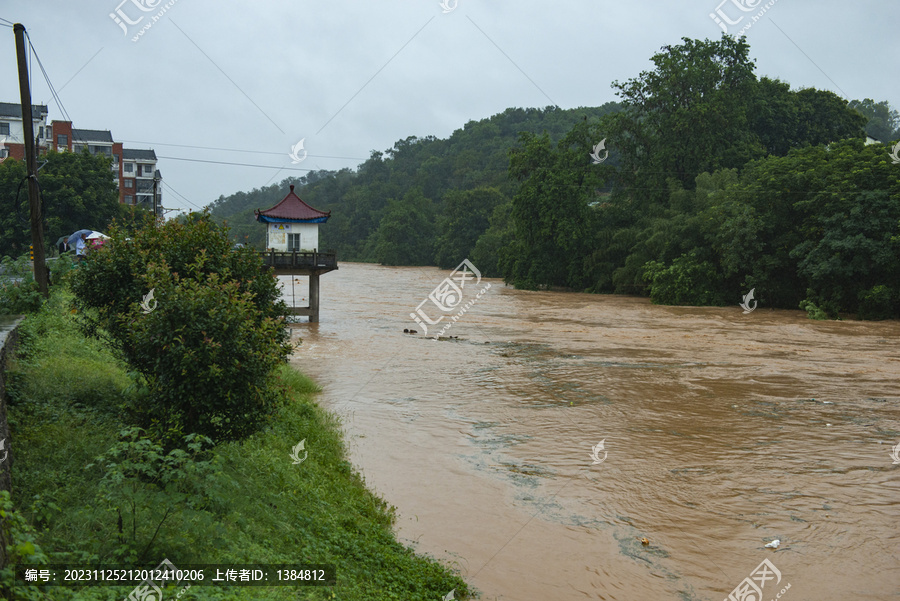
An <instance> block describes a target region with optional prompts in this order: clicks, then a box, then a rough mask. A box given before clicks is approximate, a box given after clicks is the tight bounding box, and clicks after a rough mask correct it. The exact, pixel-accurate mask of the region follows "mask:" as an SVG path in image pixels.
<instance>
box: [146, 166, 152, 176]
mask: <svg viewBox="0 0 900 601" xmlns="http://www.w3.org/2000/svg"><path fill="white" fill-rule="evenodd" d="M144 175H153V165H144Z"/></svg>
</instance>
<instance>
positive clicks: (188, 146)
mask: <svg viewBox="0 0 900 601" xmlns="http://www.w3.org/2000/svg"><path fill="white" fill-rule="evenodd" d="M122 142H123V143H128V144H145V145H147V146H175V147H178V148H196V149H199V150H221V151H223V152H245V153H248V154H268V155H272V156H284V155H286V154H287V153H285V152H270V151H267V150H245V149H242V148H220V147H218V146H194V145H192V144H169V143H163V142H142V141H140V140H122ZM308 156H310V157H313V158H318V159H342V160H347V161H367V160H368V159H367V158H360V157H336V156H329V155H324V154H310V155H308Z"/></svg>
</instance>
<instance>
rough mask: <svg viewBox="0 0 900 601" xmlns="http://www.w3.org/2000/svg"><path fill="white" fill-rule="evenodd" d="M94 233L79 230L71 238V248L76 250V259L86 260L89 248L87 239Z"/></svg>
mask: <svg viewBox="0 0 900 601" xmlns="http://www.w3.org/2000/svg"><path fill="white" fill-rule="evenodd" d="M93 232H94V230H78V231H77V232H75V233H74V234H72V235H71V236H69V246H72V247H74V248H75V258H76V259H78V260H79V261H80V260H82V259H84V253H85V249H86V247H87V244H86V243H85V240H87V237H88V236H89V235H90V234H92V233H93Z"/></svg>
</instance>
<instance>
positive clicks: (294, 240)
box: [287, 234, 300, 252]
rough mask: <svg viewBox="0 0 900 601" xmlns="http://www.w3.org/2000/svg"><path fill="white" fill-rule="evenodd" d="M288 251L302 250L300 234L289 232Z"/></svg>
mask: <svg viewBox="0 0 900 601" xmlns="http://www.w3.org/2000/svg"><path fill="white" fill-rule="evenodd" d="M287 249H288V252H291V251H294V250H300V234H288V248H287Z"/></svg>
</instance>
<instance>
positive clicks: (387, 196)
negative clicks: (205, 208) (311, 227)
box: [210, 102, 620, 266]
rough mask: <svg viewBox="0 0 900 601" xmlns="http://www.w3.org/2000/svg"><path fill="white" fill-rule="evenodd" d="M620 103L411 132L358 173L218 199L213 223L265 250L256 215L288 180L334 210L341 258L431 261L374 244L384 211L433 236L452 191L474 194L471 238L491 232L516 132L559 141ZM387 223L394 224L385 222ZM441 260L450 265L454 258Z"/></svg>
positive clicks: (326, 244) (524, 112)
mask: <svg viewBox="0 0 900 601" xmlns="http://www.w3.org/2000/svg"><path fill="white" fill-rule="evenodd" d="M619 108H620V105H619V104H617V103H615V102H610V103H607V104H604V105H603V106H601V107H587V108H578V109H569V110H563V109H559V108H555V107H548V108H546V109H536V108H527V109H521V108H510V109H507V110H506V111H504V112H502V113H500V114H497V115H494V116H493V117H490V118H489V119H482V120H481V121H470V122H468V123H466V124H465V126H464V127H463V128H462V129H458V130H456V131H455V132H453V134H452V135H451V136H450V137H449V138H447V139H440V138H436V137H434V136H428V137H425V138H417V137H415V136H411V137H408V138H406V139H404V140H399V141H397V143H396V144H394V147H393V148H390V149H387V150H385V151H384V152H378V151H373V152H372V154H371V157H370V158H369V159H368V160H367V161H365V162H364V163H362V164H361V165H359V166H358V167H357V168H356V169H355V170H351V169H343V170H341V171H312V172H310V173H309V174H308V175H306V176H304V177H299V178H287V179H285V180H283V181H282V182H280V183H278V184H273V185H271V186H266V187H264V188H257V189H254V190H252V191H251V192H238V193H236V194H232V195H230V196H227V197H226V196H220V197H219V198H218V199H216V200H215V201H214V202H213V203H212V204H211V205H210V206H211V210H212V214H213V215H214V216H215V217H216V218H217V219H218V220H220V221H227V222H228V225H229V226H231V228H232V234H233V235H234V237H235V240H236V241H238V242H244V243H249V244H250V245H252V246H254V247H256V248H260V249H261V248H263V246H264V245H265V231H264V228H263V227H262V226H261V225H260V224H258V223H257V222H256V221H255V219H254V216H253V211H254V210H255V209H265V208H268V207H271V206H272V205H274V204H275V203H277V202H278V201H280V200H281V199H282V198H284V196H285V195H286V194H287V193H288V190H289V186H290V185H291V184H294V185H295V192H297V194H298V195H299V196H300V197H301V198H302V199H303V200H304V201H306V202H307V203H308V204H310V205H311V206H313V207H315V208H317V209H321V210H323V211H328V210H330V211H331V212H332V217H331V219H329V220H328V223H327V225H325V226H323V227H321V228H320V229H319V236H320V246H321V247H322V248H323V249H326V248H327V249H334V250H336V251H337V253H338V256H339V257H340V259H341V260H344V261H377V262H384V263H393V264H404V265H416V264H418V265H422V264H432V263H434V262H435V257H434V256H433V253H432V252H431V251H432V250H433V249H432V248H431V247H430V244H425V245H423V244H411V245H410V246H409V247H408V248H393V249H392V248H388V247H389V246H391V245H389V244H384V243H383V244H381V247H380V248H379V240H380V239H383V238H384V236H383V235H381V236H380V235H379V234H378V230H379V226H380V225H381V224H382V221H383V218H384V217H385V215H386V214H387V213H390V212H394V213H404V214H405V215H404V218H405V219H406V220H407V221H408V225H410V226H413V227H411V228H410V233H411V234H413V235H414V236H416V237H417V238H418V239H420V240H421V241H424V240H427V239H430V238H434V237H435V235H436V233H437V231H438V230H437V225H438V223H437V222H438V221H439V220H440V218H441V216H442V215H443V214H444V209H445V206H446V205H445V202H444V201H445V197H446V196H447V195H448V193H451V192H455V193H459V192H463V191H472V192H473V193H475V194H476V195H477V197H478V198H482V199H483V200H486V201H487V202H488V204H486V205H484V206H478V207H475V212H474V214H472V215H471V216H470V218H471V219H472V220H473V221H474V222H478V221H481V222H483V224H484V225H483V226H478V225H476V230H475V232H474V236H475V239H477V237H478V235H480V234H481V233H482V232H483V231H484V230H485V229H487V222H488V220H489V218H490V216H491V211H492V210H493V208H494V206H495V205H498V204H504V203H505V202H507V201H508V200H509V198H511V197H512V194H513V193H514V192H515V190H516V189H517V187H518V184H517V183H516V182H514V181H511V180H510V179H509V172H508V169H509V151H510V149H511V148H512V147H513V146H515V144H516V141H517V140H518V137H519V134H520V133H521V132H530V133H534V134H542V133H544V132H546V133H547V134H548V135H549V136H550V138H551V139H552V140H554V141H555V140H559V139H560V138H562V137H563V136H565V135H566V133H567V132H568V131H569V130H570V129H572V126H573V125H574V124H575V123H576V122H584V121H589V122H594V121H597V120H598V119H599V118H600V117H602V116H604V115H607V114H610V113H613V112H616V111H617V110H619ZM475 191H477V192H475ZM401 207H404V208H401ZM385 227H391V226H390V224H389V223H385ZM385 233H386V230H385V231H384V232H382V234H385ZM472 246H474V240H473V241H472ZM470 248H471V247H470ZM408 251H412V252H411V253H409V254H407V252H408ZM447 253H450V254H452V251H447ZM447 253H444V254H447ZM448 256H449V255H448ZM454 258H455V255H454ZM463 258H465V257H463ZM441 263H442V264H445V265H449V263H453V259H448V260H447V261H441ZM458 263H459V260H456V262H455V263H453V266H455V265H457V264H458Z"/></svg>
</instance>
